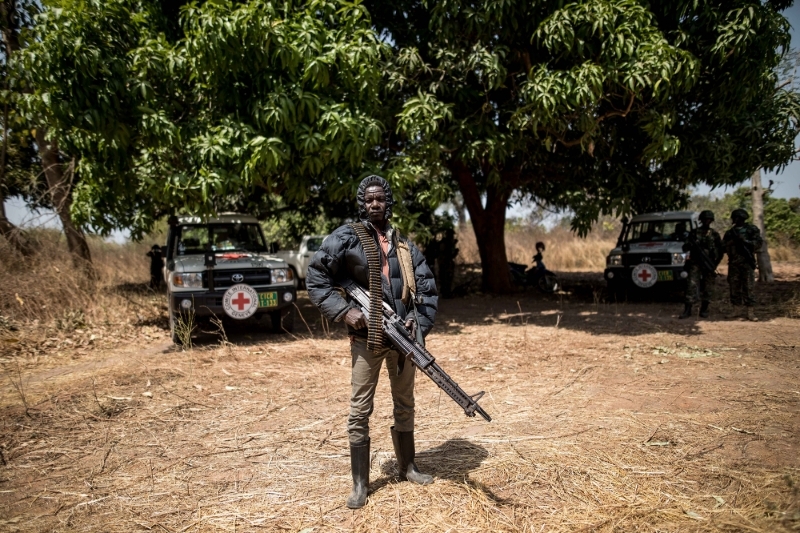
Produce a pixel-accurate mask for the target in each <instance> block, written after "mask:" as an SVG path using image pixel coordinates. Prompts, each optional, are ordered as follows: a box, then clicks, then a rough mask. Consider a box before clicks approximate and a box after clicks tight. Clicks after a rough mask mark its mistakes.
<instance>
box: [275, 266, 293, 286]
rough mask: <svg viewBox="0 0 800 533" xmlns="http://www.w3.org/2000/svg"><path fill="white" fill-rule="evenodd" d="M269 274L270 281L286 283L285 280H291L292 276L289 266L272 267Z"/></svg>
mask: <svg viewBox="0 0 800 533" xmlns="http://www.w3.org/2000/svg"><path fill="white" fill-rule="evenodd" d="M270 274H271V277H272V283H286V282H287V281H292V279H293V278H294V276H293V275H292V269H291V268H273V269H272V270H271V271H270Z"/></svg>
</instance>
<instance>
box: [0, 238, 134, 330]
mask: <svg viewBox="0 0 800 533" xmlns="http://www.w3.org/2000/svg"><path fill="white" fill-rule="evenodd" d="M30 236H31V237H32V239H33V240H34V241H35V242H36V243H37V245H36V248H37V253H36V254H35V255H34V256H32V257H28V258H25V257H22V256H21V255H19V254H18V253H16V252H15V251H14V250H13V249H12V248H11V247H10V246H9V245H8V243H7V242H6V241H5V240H4V239H0V258H2V260H0V277H1V278H2V279H3V285H4V290H3V291H0V315H2V316H5V317H7V318H9V319H11V321H12V322H18V323H31V322H34V321H38V323H40V324H42V325H44V324H48V323H60V324H62V325H66V324H64V322H65V321H67V322H70V321H71V322H97V323H114V322H117V321H119V320H120V319H121V318H123V317H124V316H126V315H127V316H131V313H130V311H132V309H131V308H132V307H133V308H136V307H137V306H140V305H143V304H142V303H141V302H137V301H136V299H137V298H136V293H137V292H139V293H141V292H142V290H143V287H144V286H145V284H146V283H147V282H148V280H149V258H148V257H146V256H145V254H146V253H147V250H148V249H149V246H148V245H146V244H133V243H129V244H124V245H119V244H114V243H108V242H105V241H103V240H102V239H100V238H90V239H89V246H90V249H91V253H92V259H93V263H94V267H95V269H96V270H97V274H98V279H97V282H96V283H89V282H88V281H87V280H86V278H85V277H84V276H83V275H82V274H81V273H80V272H79V270H78V269H76V268H75V266H74V265H73V263H72V261H71V259H70V257H69V254H68V252H67V247H66V242H65V240H64V237H63V235H61V233H60V232H57V231H53V230H35V231H32V232H30ZM126 287H127V288H128V289H129V290H126ZM128 293H131V294H128ZM145 293H146V291H145ZM132 316H134V317H135V316H136V314H135V313H133V314H132ZM73 325H75V324H73Z"/></svg>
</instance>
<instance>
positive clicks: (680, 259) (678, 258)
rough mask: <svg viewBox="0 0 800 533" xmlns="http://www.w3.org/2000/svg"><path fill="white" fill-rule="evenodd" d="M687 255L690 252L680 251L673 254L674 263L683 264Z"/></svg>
mask: <svg viewBox="0 0 800 533" xmlns="http://www.w3.org/2000/svg"><path fill="white" fill-rule="evenodd" d="M687 255H688V254H679V253H675V254H672V264H673V265H682V264H684V263H686V256H687Z"/></svg>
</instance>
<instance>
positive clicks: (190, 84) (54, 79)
mask: <svg viewBox="0 0 800 533" xmlns="http://www.w3.org/2000/svg"><path fill="white" fill-rule="evenodd" d="M71 4H72V2H67V1H64V2H60V3H58V4H57V5H56V6H54V7H52V8H50V9H48V10H46V11H45V12H44V13H43V14H42V15H41V16H40V17H39V19H38V25H37V28H36V30H37V31H36V37H37V38H36V42H34V43H32V44H31V46H30V47H29V48H28V50H27V51H26V54H25V55H24V60H23V61H22V62H21V63H20V64H19V67H20V69H21V71H24V73H25V76H26V78H27V79H28V80H29V83H30V86H31V87H32V89H33V91H32V93H31V94H30V95H29V96H28V97H27V98H26V105H27V111H28V113H29V115H30V116H31V117H35V118H38V119H39V120H41V121H42V122H44V123H46V124H48V126H49V131H50V132H51V135H52V136H54V137H56V138H57V139H58V141H59V143H60V146H61V148H62V150H64V151H65V152H67V153H70V154H75V155H77V156H78V157H79V158H80V165H79V173H80V176H81V181H80V185H79V187H78V188H77V190H76V198H75V204H74V209H75V210H76V215H77V217H78V219H79V221H81V222H82V223H83V224H85V225H88V226H90V227H92V228H95V229H97V230H99V231H101V232H107V231H109V230H111V229H113V228H114V227H128V228H131V229H132V234H133V236H134V237H138V236H140V235H142V232H143V231H146V230H147V229H148V228H150V227H151V226H152V225H153V223H154V221H155V220H156V219H157V218H158V217H160V216H162V215H163V214H166V213H172V212H185V213H194V214H203V213H213V212H218V211H222V210H225V209H230V208H232V207H233V208H239V209H246V208H249V207H250V206H251V205H252V204H255V205H258V206H260V207H261V209H262V211H268V210H270V209H271V208H273V207H274V202H273V200H272V199H273V198H275V197H280V199H281V201H282V202H283V203H284V204H285V205H302V204H304V203H306V202H309V201H313V200H314V199H319V198H325V199H331V200H332V201H334V202H335V201H337V200H339V199H342V198H345V197H352V196H353V192H354V190H355V186H356V185H357V181H356V177H357V176H358V175H360V174H361V173H362V172H364V171H366V170H368V169H369V168H370V166H369V164H368V155H369V154H368V151H369V150H370V149H371V148H372V147H373V146H375V145H377V144H378V143H379V141H380V137H381V134H382V132H383V126H382V125H381V123H380V122H379V121H378V120H376V119H375V118H373V116H372V114H371V110H372V109H373V108H374V107H376V106H377V105H379V102H378V92H377V91H378V87H379V83H378V82H379V80H380V70H379V68H378V67H379V65H378V60H379V59H380V57H381V54H383V49H384V46H383V45H381V43H380V41H379V40H378V39H377V37H376V35H375V34H374V32H373V31H372V28H371V27H370V19H369V16H368V14H367V12H366V10H365V9H364V8H363V7H362V6H361V5H360V4H359V3H358V2H355V3H350V2H344V1H335V0H309V1H306V2H288V1H285V2H266V1H260V0H252V1H248V2H234V1H227V0H218V1H213V2H211V1H209V2H202V3H192V4H188V5H187V6H186V7H184V8H183V10H182V11H181V20H182V32H181V34H180V37H181V38H180V39H179V40H171V39H170V38H168V36H169V35H171V26H170V19H169V13H166V12H164V11H162V5H161V3H160V2H154V1H150V2H147V1H144V2H142V1H133V0H85V1H83V2H81V9H70V6H71ZM173 33H174V32H173Z"/></svg>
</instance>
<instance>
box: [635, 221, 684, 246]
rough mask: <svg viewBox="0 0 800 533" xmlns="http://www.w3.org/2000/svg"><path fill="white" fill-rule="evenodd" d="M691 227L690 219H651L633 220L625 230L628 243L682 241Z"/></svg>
mask: <svg viewBox="0 0 800 533" xmlns="http://www.w3.org/2000/svg"><path fill="white" fill-rule="evenodd" d="M691 228H692V221H691V220H653V221H649V222H633V223H631V224H630V225H628V229H627V231H626V232H625V241H624V242H626V243H628V244H636V243H639V242H658V241H678V242H683V241H685V240H686V238H687V237H688V235H689V230H690V229H691Z"/></svg>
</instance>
